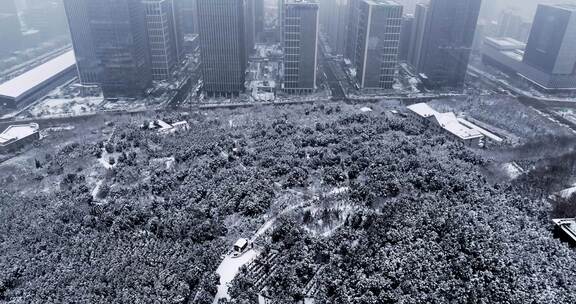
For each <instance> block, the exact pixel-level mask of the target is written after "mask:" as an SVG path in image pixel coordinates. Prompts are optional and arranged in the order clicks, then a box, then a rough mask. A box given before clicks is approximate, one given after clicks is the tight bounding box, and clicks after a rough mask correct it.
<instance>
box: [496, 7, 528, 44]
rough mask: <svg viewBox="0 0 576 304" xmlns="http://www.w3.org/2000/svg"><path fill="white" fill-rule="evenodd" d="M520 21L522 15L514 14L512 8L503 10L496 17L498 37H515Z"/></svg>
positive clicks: (518, 30) (520, 24)
mask: <svg viewBox="0 0 576 304" xmlns="http://www.w3.org/2000/svg"><path fill="white" fill-rule="evenodd" d="M522 22H523V20H522V16H520V15H518V14H516V13H515V12H514V11H513V10H512V9H507V10H505V11H503V12H502V13H500V18H499V19H498V37H510V38H514V39H517V37H518V34H519V32H520V27H521V26H522Z"/></svg>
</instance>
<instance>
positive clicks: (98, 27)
mask: <svg viewBox="0 0 576 304" xmlns="http://www.w3.org/2000/svg"><path fill="white" fill-rule="evenodd" d="M64 3H65V7H66V13H67V15H68V22H69V25H70V33H71V36H72V44H73V46H74V52H75V54H76V56H77V58H78V62H77V66H78V70H79V75H80V80H81V81H82V83H97V84H100V86H101V87H102V91H103V92H104V96H105V97H137V96H141V95H143V93H144V92H145V90H146V89H147V88H149V86H150V83H151V80H152V73H151V68H150V54H149V46H148V39H147V34H146V22H145V17H146V14H145V12H144V6H143V4H142V2H141V1H140V0H65V2H64Z"/></svg>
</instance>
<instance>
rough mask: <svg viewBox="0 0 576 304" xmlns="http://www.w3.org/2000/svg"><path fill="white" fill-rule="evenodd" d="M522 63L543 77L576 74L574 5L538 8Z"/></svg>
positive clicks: (575, 16) (575, 7)
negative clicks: (545, 74) (536, 70)
mask: <svg viewBox="0 0 576 304" xmlns="http://www.w3.org/2000/svg"><path fill="white" fill-rule="evenodd" d="M524 63H526V64H528V65H530V66H532V67H535V68H536V69H538V70H540V71H542V72H545V73H547V74H554V75H575V74H576V5H570V4H564V5H545V4H541V5H539V6H538V10H537V12H536V16H535V17H534V25H533V26H532V31H531V32H530V38H529V39H528V44H527V45H526V52H525V55H524Z"/></svg>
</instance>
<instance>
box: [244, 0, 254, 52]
mask: <svg viewBox="0 0 576 304" xmlns="http://www.w3.org/2000/svg"><path fill="white" fill-rule="evenodd" d="M244 23H245V29H244V30H245V33H246V55H247V56H248V55H250V54H252V53H253V52H254V48H255V45H256V0H245V2H244Z"/></svg>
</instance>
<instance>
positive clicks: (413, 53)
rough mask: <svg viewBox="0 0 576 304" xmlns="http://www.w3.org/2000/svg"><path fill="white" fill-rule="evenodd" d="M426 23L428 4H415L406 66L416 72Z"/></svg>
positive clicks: (418, 66)
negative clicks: (409, 66) (408, 65)
mask: <svg viewBox="0 0 576 304" xmlns="http://www.w3.org/2000/svg"><path fill="white" fill-rule="evenodd" d="M427 23H428V4H423V3H420V4H417V5H416V8H415V9H414V24H413V25H412V34H411V35H410V48H409V49H408V64H410V65H411V66H412V67H413V68H414V69H415V70H416V71H417V70H419V68H420V58H421V54H422V44H423V43H424V33H425V32H426V24H427Z"/></svg>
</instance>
